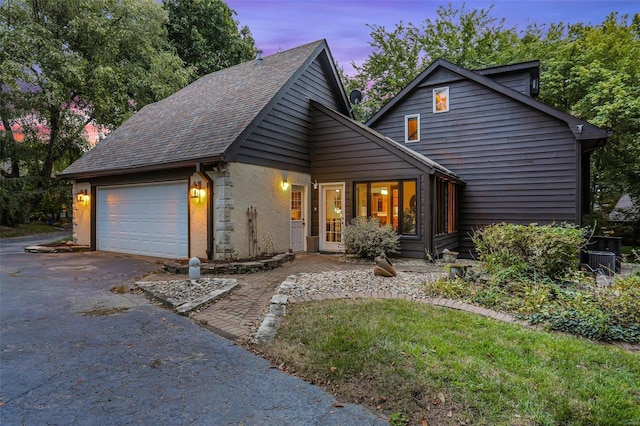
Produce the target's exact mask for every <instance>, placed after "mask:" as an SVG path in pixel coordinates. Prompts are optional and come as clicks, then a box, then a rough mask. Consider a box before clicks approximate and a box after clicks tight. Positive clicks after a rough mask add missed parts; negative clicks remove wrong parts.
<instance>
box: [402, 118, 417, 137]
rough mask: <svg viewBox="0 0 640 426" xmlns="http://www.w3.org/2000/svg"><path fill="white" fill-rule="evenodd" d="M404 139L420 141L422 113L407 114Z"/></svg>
mask: <svg viewBox="0 0 640 426" xmlns="http://www.w3.org/2000/svg"><path fill="white" fill-rule="evenodd" d="M404 141H405V142H419V141H420V114H413V115H405V117H404Z"/></svg>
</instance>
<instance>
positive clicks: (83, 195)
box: [76, 189, 89, 204]
mask: <svg viewBox="0 0 640 426" xmlns="http://www.w3.org/2000/svg"><path fill="white" fill-rule="evenodd" d="M76 200H78V202H79V203H84V204H87V203H88V202H89V192H88V191H87V190H86V189H83V190H80V191H78V194H77V195H76Z"/></svg>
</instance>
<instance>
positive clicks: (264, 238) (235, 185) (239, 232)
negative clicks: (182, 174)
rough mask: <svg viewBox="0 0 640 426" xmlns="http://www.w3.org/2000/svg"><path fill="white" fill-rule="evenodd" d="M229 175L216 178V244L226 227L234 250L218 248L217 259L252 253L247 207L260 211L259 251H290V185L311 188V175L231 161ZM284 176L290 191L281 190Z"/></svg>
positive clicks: (257, 227) (257, 223)
mask: <svg viewBox="0 0 640 426" xmlns="http://www.w3.org/2000/svg"><path fill="white" fill-rule="evenodd" d="M226 175H227V176H226V177H221V176H218V178H217V179H216V194H215V197H216V200H215V201H216V213H215V215H214V216H215V222H216V247H217V248H220V247H221V245H220V244H221V243H223V241H222V240H223V239H224V238H222V237H223V235H222V234H223V231H222V230H221V229H222V228H227V231H225V232H227V237H228V245H227V248H229V249H231V250H232V251H231V252H230V253H226V254H225V253H224V252H222V250H216V258H217V259H223V258H224V257H225V255H226V256H228V257H229V256H234V257H235V256H237V257H238V258H246V257H249V256H250V255H252V254H253V253H251V252H250V235H251V228H250V226H249V224H248V218H247V210H248V209H250V208H252V207H253V209H255V211H256V212H257V220H256V226H255V230H256V237H257V246H258V254H261V253H264V252H268V251H274V252H276V253H282V252H286V251H288V250H289V247H290V241H289V240H290V233H291V230H290V196H291V195H290V194H291V185H303V186H307V187H308V186H309V184H310V182H311V177H310V175H308V174H305V173H296V172H288V171H283V170H280V169H273V168H268V167H260V166H254V165H249V164H242V163H231V164H229V165H228V169H227V173H226ZM283 179H286V180H287V181H288V182H289V188H288V189H287V190H283V189H282V181H283ZM223 182H224V185H223ZM222 206H226V207H225V208H222ZM223 211H224V213H223ZM225 215H226V216H227V217H226V218H225V217H224V216H225ZM224 219H228V223H227V224H221V220H224ZM228 228H232V229H228ZM222 245H224V244H222Z"/></svg>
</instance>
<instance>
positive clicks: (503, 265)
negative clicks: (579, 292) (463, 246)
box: [472, 223, 586, 280]
mask: <svg viewBox="0 0 640 426" xmlns="http://www.w3.org/2000/svg"><path fill="white" fill-rule="evenodd" d="M472 240H473V243H474V244H475V245H476V249H477V251H478V253H479V256H480V260H481V261H482V262H483V263H484V265H485V267H486V269H487V271H488V272H489V273H492V274H496V273H499V272H501V271H505V270H508V271H509V273H508V279H513V278H514V277H517V276H522V278H524V279H526V278H532V279H553V280H555V279H559V278H563V277H564V276H566V275H567V274H570V273H572V272H575V271H577V270H578V267H579V255H580V249H581V248H582V247H583V246H584V244H585V241H586V238H585V231H584V230H582V229H580V228H578V227H576V226H574V225H570V224H563V225H538V224H535V223H534V224H530V225H527V226H525V225H516V224H510V223H500V224H493V225H489V226H487V227H485V228H482V229H480V230H478V231H476V232H475V233H474V235H473V237H472Z"/></svg>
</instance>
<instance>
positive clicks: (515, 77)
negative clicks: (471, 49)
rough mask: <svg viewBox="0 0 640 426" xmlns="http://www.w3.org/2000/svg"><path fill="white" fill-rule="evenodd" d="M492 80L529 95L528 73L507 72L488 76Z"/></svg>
mask: <svg viewBox="0 0 640 426" xmlns="http://www.w3.org/2000/svg"><path fill="white" fill-rule="evenodd" d="M488 77H489V78H490V79H492V80H493V81H495V82H497V83H500V84H502V85H504V86H507V87H509V88H511V89H513V90H517V91H518V92H520V93H523V94H525V95H529V94H530V93H531V76H530V75H529V73H528V72H527V73H518V74H515V73H509V74H506V75H505V74H502V75H496V76H488Z"/></svg>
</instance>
